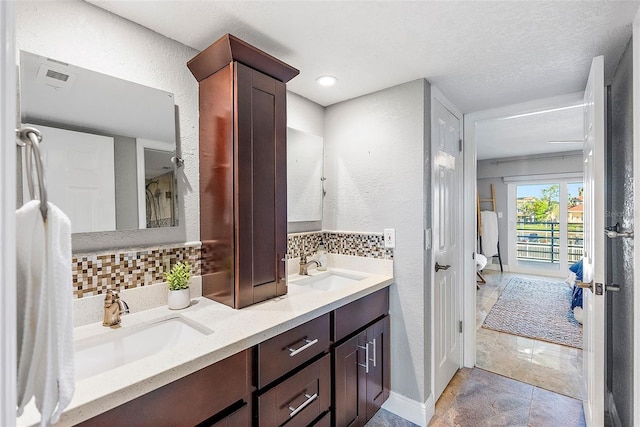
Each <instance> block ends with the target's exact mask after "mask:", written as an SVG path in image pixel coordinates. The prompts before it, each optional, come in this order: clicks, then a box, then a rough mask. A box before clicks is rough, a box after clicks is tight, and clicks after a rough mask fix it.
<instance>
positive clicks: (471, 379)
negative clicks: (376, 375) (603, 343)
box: [365, 271, 586, 427]
mask: <svg viewBox="0 0 640 427" xmlns="http://www.w3.org/2000/svg"><path fill="white" fill-rule="evenodd" d="M484 276H485V278H486V279H487V284H485V285H482V286H481V289H480V290H479V291H478V298H477V311H476V326H477V340H476V346H477V354H476V359H477V361H476V366H477V368H474V369H469V368H463V369H460V370H459V371H458V372H457V373H456V375H455V376H454V377H453V379H452V380H451V382H450V383H449V385H448V386H447V388H446V389H445V390H444V392H443V393H442V396H440V399H438V402H437V403H436V409H435V415H434V417H433V418H432V420H431V422H430V423H429V426H430V427H476V426H528V427H556V426H562V427H582V426H585V425H586V424H585V420H584V412H583V409H582V401H581V400H580V399H582V396H583V391H582V386H581V381H582V380H581V372H582V350H580V349H575V348H571V347H567V346H562V345H557V344H552V343H548V342H545V341H539V340H534V339H530V338H524V337H519V336H515V335H510V334H505V333H502V332H497V331H492V330H489V329H484V328H482V327H481V326H482V322H483V321H484V318H485V317H486V315H487V313H488V312H489V311H490V310H491V307H492V306H493V304H495V302H496V301H497V300H498V296H499V295H500V292H502V290H503V289H504V287H505V286H506V284H507V282H508V281H509V279H510V278H511V277H514V276H515V274H510V273H500V272H494V271H486V274H484ZM520 276H523V275H520ZM528 277H535V276H528ZM382 426H394V427H415V426H416V425H415V424H413V423H412V422H410V421H407V420H405V419H403V418H401V417H398V416H397V415H395V414H392V413H390V412H387V411H385V410H384V409H381V410H380V411H379V412H378V413H377V414H376V415H375V416H374V417H373V418H372V419H371V420H370V421H369V422H368V423H367V425H366V426H365V427H382Z"/></svg>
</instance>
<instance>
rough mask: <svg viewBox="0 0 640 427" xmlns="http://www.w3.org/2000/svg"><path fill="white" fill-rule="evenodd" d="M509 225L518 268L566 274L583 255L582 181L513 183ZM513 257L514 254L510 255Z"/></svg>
mask: <svg viewBox="0 0 640 427" xmlns="http://www.w3.org/2000/svg"><path fill="white" fill-rule="evenodd" d="M509 185H510V186H513V188H512V189H511V191H509V194H510V199H511V200H510V201H509V203H510V204H511V205H512V206H514V205H515V209H513V210H511V212H515V218H511V221H512V224H514V225H515V226H512V227H509V228H510V231H509V239H510V243H511V244H510V245H509V246H510V248H512V251H513V252H515V254H510V255H515V260H516V270H517V271H521V272H527V271H530V272H539V273H544V272H545V271H546V272H547V273H549V274H553V275H558V276H562V275H564V274H566V273H568V267H569V266H570V265H571V264H573V263H574V262H576V261H578V260H579V259H580V258H581V257H582V241H583V209H582V188H583V184H582V182H575V180H572V181H570V180H557V181H555V182H534V183H513V184H509ZM510 259H513V258H511V256H510Z"/></svg>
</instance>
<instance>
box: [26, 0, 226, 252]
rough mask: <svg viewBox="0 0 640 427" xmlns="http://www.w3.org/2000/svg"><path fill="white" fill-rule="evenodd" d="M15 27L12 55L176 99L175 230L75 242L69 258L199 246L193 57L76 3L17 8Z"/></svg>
mask: <svg viewBox="0 0 640 427" xmlns="http://www.w3.org/2000/svg"><path fill="white" fill-rule="evenodd" d="M16 20H17V23H16V43H17V48H18V49H22V50H26V51H29V52H32V53H35V54H38V55H43V56H47V57H50V58H54V59H57V60H60V61H64V62H68V63H71V64H74V65H78V66H80V67H84V68H88V69H91V70H95V71H98V72H101V73H104V74H109V75H112V76H115V77H119V78H122V79H126V80H130V81H133V82H135V83H139V84H143V85H147V86H151V87H154V88H157V89H161V90H165V91H168V92H172V93H173V94H174V95H175V103H176V105H177V107H178V111H179V129H178V135H179V137H180V140H179V145H180V146H181V148H182V157H183V158H184V159H185V166H184V173H185V179H186V183H182V185H181V188H180V190H181V193H182V195H183V196H184V204H183V206H184V212H180V226H179V227H178V228H177V229H163V230H143V231H127V232H110V233H92V234H91V235H83V236H75V235H74V240H73V245H74V251H77V250H79V249H80V250H82V249H85V250H88V249H103V248H113V247H118V246H120V247H125V246H142V245H151V244H156V243H163V242H185V241H194V240H200V218H199V203H198V194H199V187H198V83H197V81H196V80H195V78H194V77H193V76H192V75H191V73H190V72H189V70H188V69H187V66H186V63H187V61H188V60H189V59H191V58H193V57H194V56H195V55H196V53H197V51H196V50H194V49H192V48H189V47H187V46H184V45H182V44H180V43H178V42H176V41H174V40H170V39H168V38H166V37H164V36H162V35H160V34H158V33H155V32H153V31H151V30H148V29H147V28H144V27H142V26H140V25H137V24H134V23H132V22H130V21H127V20H125V19H122V18H120V17H118V16H116V15H113V14H111V13H109V12H106V11H104V10H102V9H100V8H98V7H96V6H93V5H90V4H88V3H84V2H80V1H56V2H47V1H38V2H16ZM211 41H212V42H213V41H214V40H211Z"/></svg>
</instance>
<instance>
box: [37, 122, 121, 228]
mask: <svg viewBox="0 0 640 427" xmlns="http://www.w3.org/2000/svg"><path fill="white" fill-rule="evenodd" d="M27 126H32V127H35V128H37V129H38V130H40V132H41V133H42V144H41V146H40V147H41V148H42V157H43V160H44V173H45V177H46V180H47V195H48V196H49V201H50V202H51V203H53V204H55V205H56V206H57V207H59V208H60V209H61V210H62V211H63V212H64V213H65V214H66V215H67V216H68V217H69V219H70V220H71V231H72V232H73V233H82V232H91V231H113V230H115V229H116V198H115V194H116V191H115V176H114V175H115V172H114V157H113V138H110V137H106V136H100V135H93V134H89V133H83V132H74V131H70V130H66V129H58V128H52V127H48V126H41V125H27ZM25 194H28V193H27V192H25Z"/></svg>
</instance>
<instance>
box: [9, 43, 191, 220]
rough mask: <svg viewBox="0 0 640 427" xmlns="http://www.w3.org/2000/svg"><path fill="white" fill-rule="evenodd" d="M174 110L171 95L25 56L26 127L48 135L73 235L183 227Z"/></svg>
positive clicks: (56, 189) (53, 194) (53, 176)
mask: <svg viewBox="0 0 640 427" xmlns="http://www.w3.org/2000/svg"><path fill="white" fill-rule="evenodd" d="M174 109H175V107H174V100H173V94H171V93H169V92H165V91H161V90H158V89H154V88H150V87H147V86H143V85H140V84H136V83H133V82H129V81H126V80H122V79H118V78H115V77H112V76H108V75H105V74H102V73H98V72H95V71H91V70H87V69H84V68H81V67H77V66H74V65H71V64H66V63H63V62H60V61H56V60H55V59H51V58H46V57H43V56H39V55H35V54H32V53H29V52H24V51H21V52H20V115H21V122H22V124H23V125H25V126H32V127H35V128H37V129H39V130H40V131H41V132H42V136H43V143H42V145H41V148H42V153H43V157H44V163H45V176H46V179H47V188H48V192H49V200H50V201H51V202H53V203H54V204H56V205H57V206H58V207H60V208H61V209H62V210H63V211H64V212H65V213H66V214H67V215H68V216H69V218H70V219H71V224H72V232H74V233H86V232H97V231H113V230H130V229H144V228H156V227H173V226H176V225H178V211H179V210H178V209H177V202H178V194H177V191H176V187H177V181H176V175H175V165H174V163H173V162H172V157H173V156H175V138H176V133H175V113H174ZM22 157H24V156H22ZM20 169H22V170H24V168H20ZM22 181H23V183H24V182H26V181H25V180H24V179H23V180H22ZM23 195H24V199H25V200H24V201H26V197H28V192H26V191H23Z"/></svg>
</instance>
